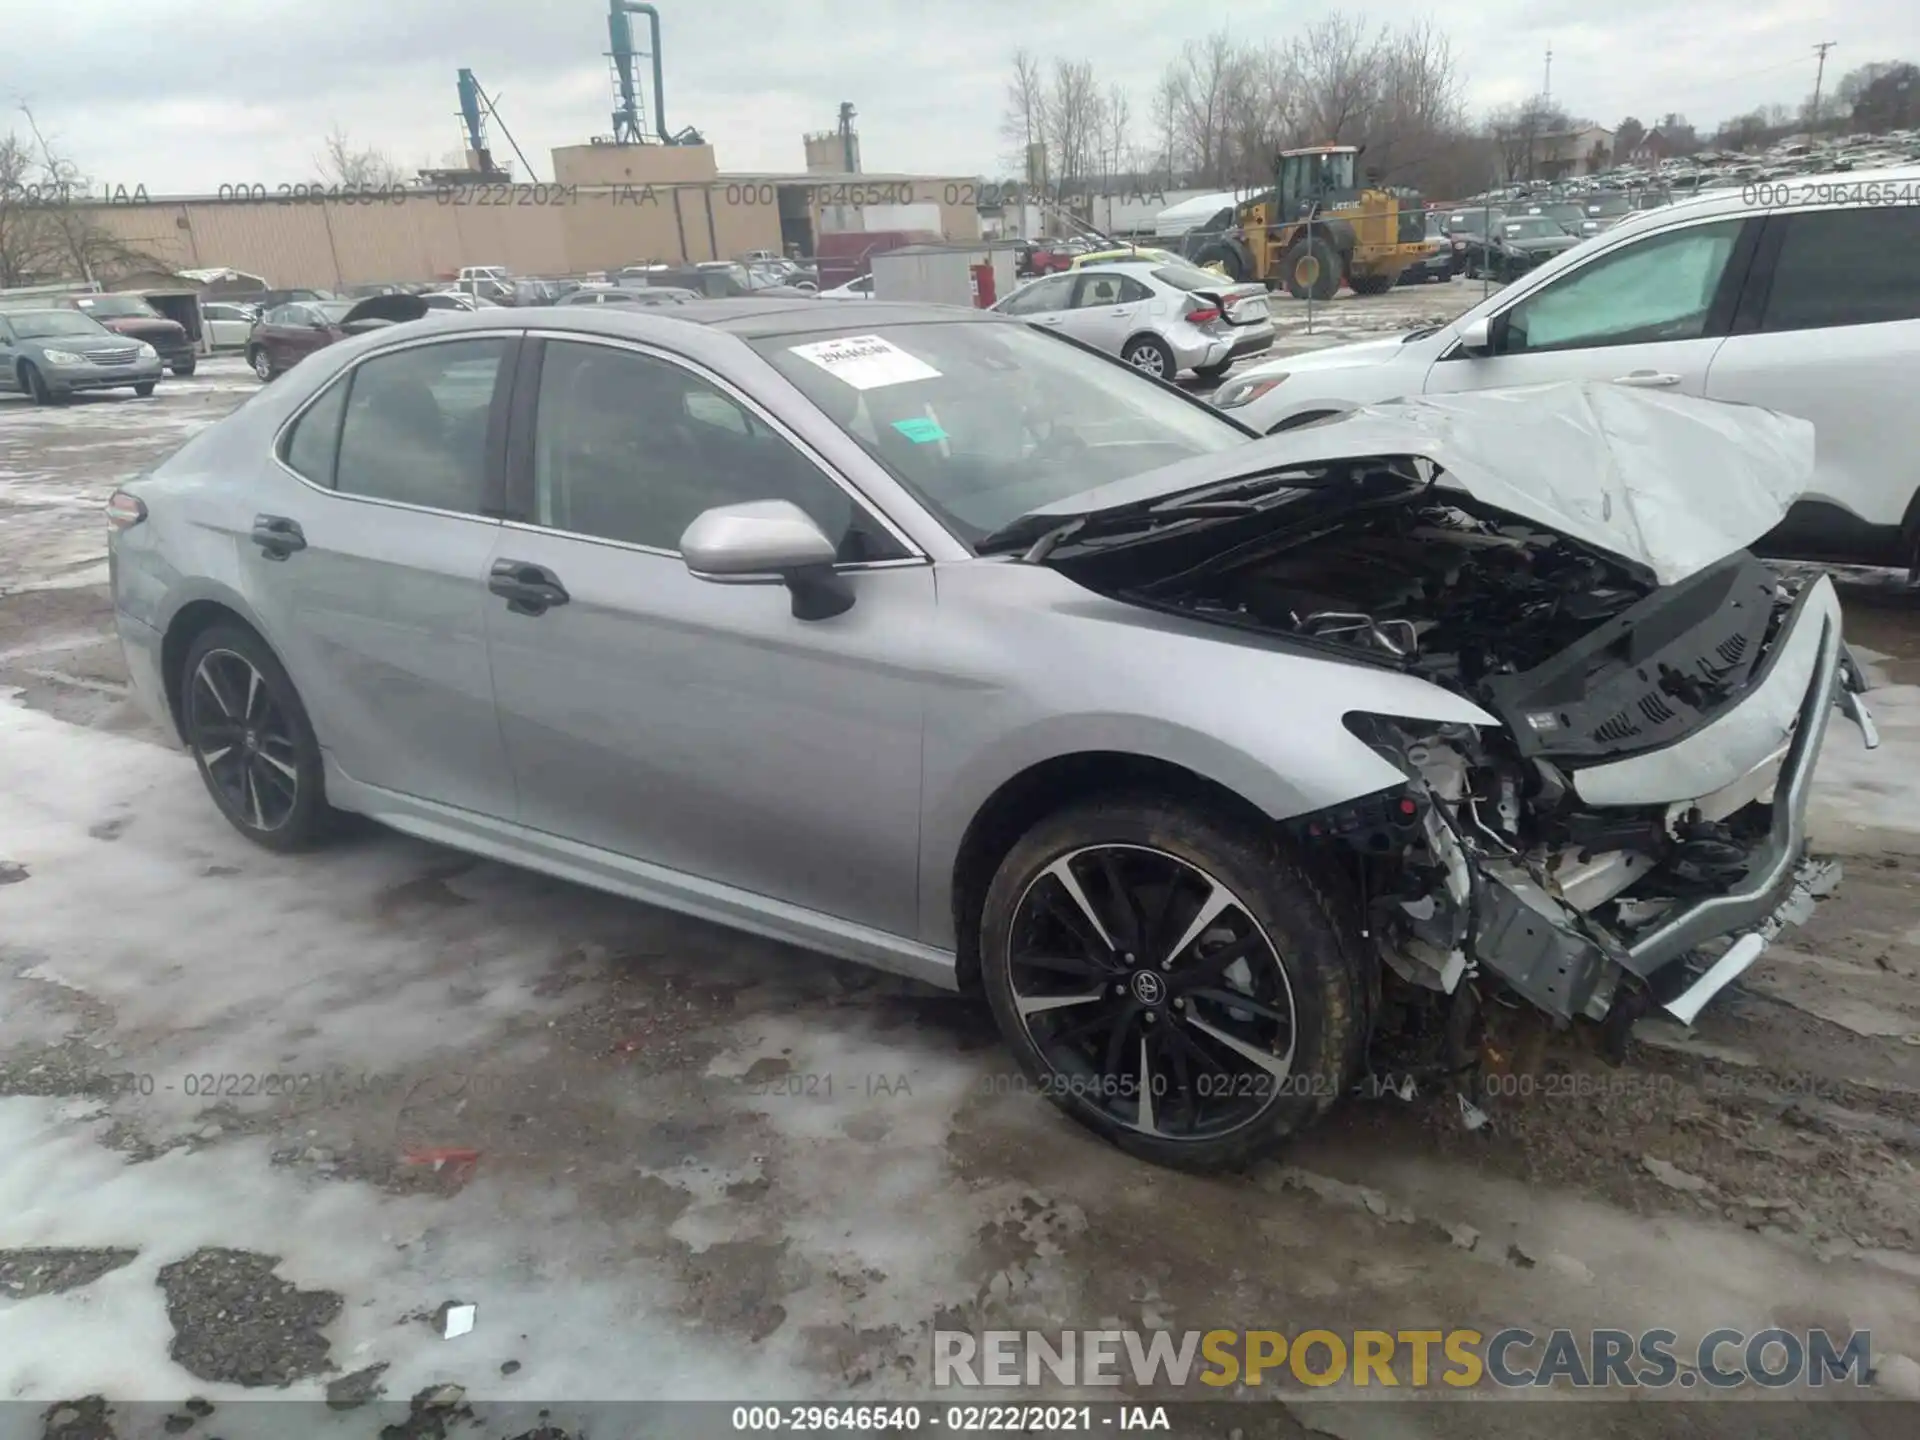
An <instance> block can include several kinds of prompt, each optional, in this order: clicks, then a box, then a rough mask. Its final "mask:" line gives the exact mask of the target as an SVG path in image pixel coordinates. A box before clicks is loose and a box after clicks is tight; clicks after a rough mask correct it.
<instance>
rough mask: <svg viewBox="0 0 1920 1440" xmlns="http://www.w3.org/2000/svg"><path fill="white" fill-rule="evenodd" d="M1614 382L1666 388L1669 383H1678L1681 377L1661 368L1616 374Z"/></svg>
mask: <svg viewBox="0 0 1920 1440" xmlns="http://www.w3.org/2000/svg"><path fill="white" fill-rule="evenodd" d="M1613 383H1614V384H1616V385H1633V386H1637V387H1639V388H1641V389H1646V390H1655V389H1665V388H1666V387H1667V386H1669V385H1678V384H1679V383H1680V377H1679V376H1678V375H1670V374H1667V373H1665V372H1664V371H1659V370H1635V371H1634V372H1633V373H1632V374H1631V375H1616V376H1614V379H1613Z"/></svg>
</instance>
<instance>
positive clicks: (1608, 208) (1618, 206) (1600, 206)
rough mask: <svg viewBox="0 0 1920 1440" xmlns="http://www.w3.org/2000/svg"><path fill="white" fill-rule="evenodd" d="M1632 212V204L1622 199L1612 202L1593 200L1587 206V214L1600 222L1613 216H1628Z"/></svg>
mask: <svg viewBox="0 0 1920 1440" xmlns="http://www.w3.org/2000/svg"><path fill="white" fill-rule="evenodd" d="M1632 212H1633V205H1632V203H1631V202H1630V201H1628V200H1626V199H1625V198H1624V197H1622V198H1616V199H1612V200H1595V201H1594V202H1593V203H1592V204H1590V205H1588V206H1587V214H1589V215H1592V216H1594V217H1596V218H1598V219H1601V220H1605V219H1608V218H1610V217H1611V216H1614V215H1628V214H1631V213H1632Z"/></svg>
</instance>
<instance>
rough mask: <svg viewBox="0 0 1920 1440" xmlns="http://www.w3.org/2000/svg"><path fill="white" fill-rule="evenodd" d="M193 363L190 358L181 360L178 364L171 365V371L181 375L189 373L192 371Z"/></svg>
mask: <svg viewBox="0 0 1920 1440" xmlns="http://www.w3.org/2000/svg"><path fill="white" fill-rule="evenodd" d="M194 365H195V362H194V361H192V360H182V361H181V362H180V363H179V364H178V365H175V366H173V367H172V368H173V373H174V374H175V375H179V376H182V377H184V376H187V375H191V374H192V373H193V371H194Z"/></svg>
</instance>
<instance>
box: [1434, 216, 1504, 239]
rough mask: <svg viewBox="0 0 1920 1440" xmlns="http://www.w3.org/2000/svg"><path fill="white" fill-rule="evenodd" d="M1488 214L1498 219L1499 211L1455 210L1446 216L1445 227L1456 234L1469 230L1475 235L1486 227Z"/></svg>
mask: <svg viewBox="0 0 1920 1440" xmlns="http://www.w3.org/2000/svg"><path fill="white" fill-rule="evenodd" d="M1489 216H1491V217H1492V218H1493V219H1495V220H1498V219H1499V218H1500V212H1499V211H1498V210H1456V211H1454V213H1453V214H1451V215H1449V216H1448V217H1447V229H1448V230H1449V231H1450V232H1452V233H1453V234H1456V235H1458V234H1460V233H1461V232H1462V231H1471V232H1472V233H1474V234H1476V235H1477V234H1479V233H1481V232H1482V231H1483V230H1485V229H1486V226H1487V220H1488V217H1489Z"/></svg>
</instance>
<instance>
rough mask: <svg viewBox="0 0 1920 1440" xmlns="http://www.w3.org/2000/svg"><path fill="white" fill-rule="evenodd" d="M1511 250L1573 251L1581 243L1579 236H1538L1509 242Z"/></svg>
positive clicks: (1536, 251)
mask: <svg viewBox="0 0 1920 1440" xmlns="http://www.w3.org/2000/svg"><path fill="white" fill-rule="evenodd" d="M1506 243H1507V246H1508V248H1509V249H1513V250H1524V251H1530V252H1534V253H1539V252H1542V251H1556V250H1571V249H1572V248H1573V247H1574V246H1575V245H1578V244H1579V243H1580V237H1579V236H1578V235H1537V236H1535V237H1534V238H1533V239H1531V240H1509V241H1507V242H1506Z"/></svg>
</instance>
